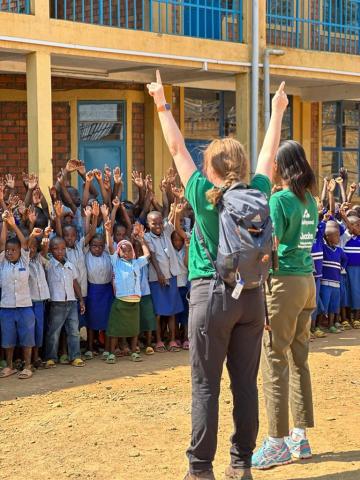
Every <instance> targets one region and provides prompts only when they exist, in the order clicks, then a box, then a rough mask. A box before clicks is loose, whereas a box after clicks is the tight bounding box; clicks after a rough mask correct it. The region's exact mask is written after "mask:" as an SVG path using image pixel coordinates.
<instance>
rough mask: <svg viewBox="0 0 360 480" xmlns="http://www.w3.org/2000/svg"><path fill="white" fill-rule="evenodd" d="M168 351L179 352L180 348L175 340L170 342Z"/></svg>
mask: <svg viewBox="0 0 360 480" xmlns="http://www.w3.org/2000/svg"><path fill="white" fill-rule="evenodd" d="M168 350H169V352H180V348H179V347H178V344H177V343H176V342H170V343H169V346H168Z"/></svg>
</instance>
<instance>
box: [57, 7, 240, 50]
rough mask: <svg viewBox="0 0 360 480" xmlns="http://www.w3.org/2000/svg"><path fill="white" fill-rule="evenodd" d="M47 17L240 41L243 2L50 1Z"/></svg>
mask: <svg viewBox="0 0 360 480" xmlns="http://www.w3.org/2000/svg"><path fill="white" fill-rule="evenodd" d="M51 17H52V18H57V19H61V20H71V21H74V22H84V23H92V24H96V25H107V26H110V27H119V28H128V29H133V30H143V31H149V32H156V33H166V34H172V35H185V36H190V37H197V38H209V39H213V40H225V41H231V42H242V40H243V0H52V1H51Z"/></svg>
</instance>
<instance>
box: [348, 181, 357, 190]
mask: <svg viewBox="0 0 360 480" xmlns="http://www.w3.org/2000/svg"><path fill="white" fill-rule="evenodd" d="M357 186H358V185H357V183H352V184H351V185H350V187H349V189H350V192H355V190H356V189H357Z"/></svg>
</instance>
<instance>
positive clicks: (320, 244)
mask: <svg viewBox="0 0 360 480" xmlns="http://www.w3.org/2000/svg"><path fill="white" fill-rule="evenodd" d="M325 227H326V222H320V223H319V224H318V227H317V231H316V236H315V241H314V243H313V246H312V248H311V257H312V259H313V263H314V271H313V275H314V280H315V287H316V309H315V310H314V312H313V313H312V320H315V319H316V316H317V315H319V314H320V313H323V307H322V304H321V300H320V281H321V278H322V271H323V260H324V234H325Z"/></svg>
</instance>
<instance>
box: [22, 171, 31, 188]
mask: <svg viewBox="0 0 360 480" xmlns="http://www.w3.org/2000/svg"><path fill="white" fill-rule="evenodd" d="M21 176H22V181H23V184H24V185H25V187H26V188H28V187H29V175H28V174H27V173H26V172H22V174H21Z"/></svg>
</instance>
